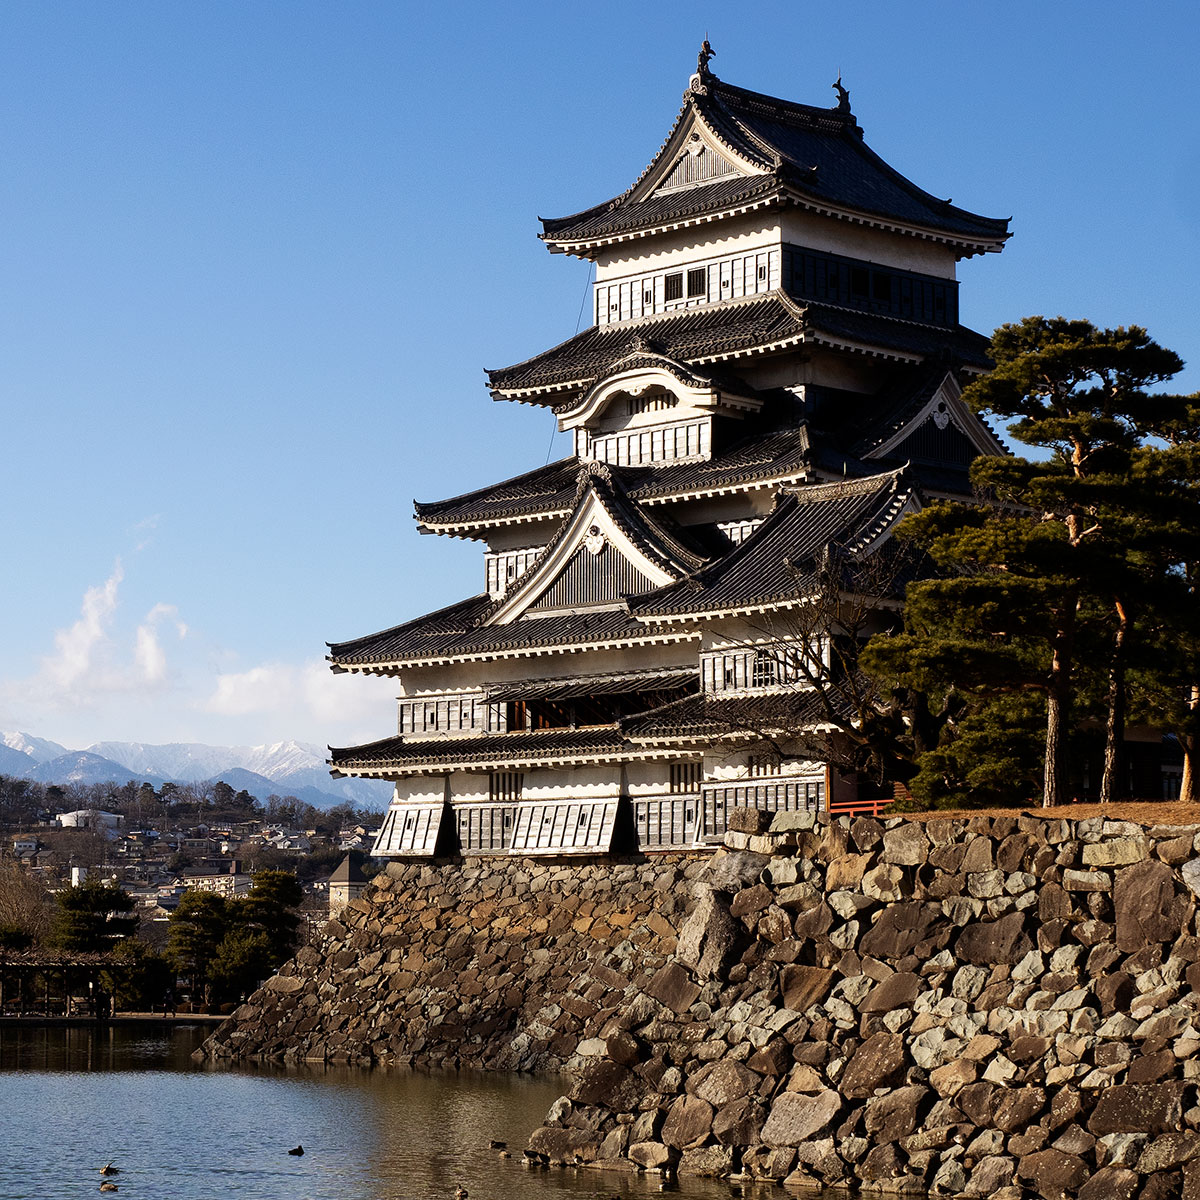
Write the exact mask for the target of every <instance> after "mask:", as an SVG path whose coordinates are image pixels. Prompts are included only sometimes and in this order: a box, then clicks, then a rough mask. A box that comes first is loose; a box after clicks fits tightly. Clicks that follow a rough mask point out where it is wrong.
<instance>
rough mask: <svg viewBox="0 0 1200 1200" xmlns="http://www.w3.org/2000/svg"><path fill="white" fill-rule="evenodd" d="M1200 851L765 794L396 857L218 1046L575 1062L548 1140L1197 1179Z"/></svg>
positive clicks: (860, 1168)
mask: <svg viewBox="0 0 1200 1200" xmlns="http://www.w3.org/2000/svg"><path fill="white" fill-rule="evenodd" d="M1198 852H1200V822H1198V823H1197V824H1196V825H1194V826H1192V825H1189V826H1180V827H1165V826H1163V827H1154V828H1144V827H1143V826H1141V825H1136V824H1132V823H1128V822H1123V821H1116V820H1104V819H1089V820H1077V821H1064V820H1046V819H1042V818H1041V817H1039V816H1037V815H1035V814H1026V815H1022V816H1019V817H996V818H987V817H977V818H974V819H972V820H955V819H931V820H928V821H926V822H921V821H914V820H907V819H901V818H894V819H889V820H886V821H874V820H868V819H858V820H853V821H852V820H850V819H848V818H842V819H839V820H836V821H830V820H828V819H827V818H825V817H824V816H821V815H819V814H817V815H814V814H803V813H781V814H776V815H775V816H774V817H773V818H772V816H771V815H770V814H765V813H758V812H749V811H745V810H742V811H739V812H736V813H735V814H734V816H733V820H732V827H731V830H730V832H729V834H728V835H727V838H726V845H725V847H724V848H723V849H721V850H720V851H718V852H717V853H716V854H715V855H712V856H706V857H699V858H695V857H692V858H689V857H687V856H674V857H662V858H656V859H651V860H643V861H640V862H626V863H613V862H597V863H590V864H583V863H572V864H569V865H562V864H559V865H555V864H549V863H545V862H538V861H531V860H518V861H512V860H492V861H488V862H479V863H469V864H463V863H455V864H445V865H438V866H413V865H409V866H396V865H394V866H392V867H390V868H389V869H388V870H387V872H386V873H385V874H384V875H383V876H382V877H380V878H379V879H378V880H377V881H376V882H375V883H374V884H373V885H372V887H371V889H370V890H369V891H368V892H367V893H366V894H365V895H364V896H363V897H362V898H361V899H360V900H358V901H356V902H354V903H353V904H352V905H351V906H350V907H349V908H348V909H347V910H346V911H345V913H344V914H343V916H342V917H341V919H340V920H338V921H333V922H330V923H329V924H328V925H327V926H326V927H325V930H324V933H323V937H322V939H321V940H320V942H318V943H317V944H315V945H313V946H311V947H308V948H306V949H305V950H304V951H302V952H301V953H300V954H299V955H298V956H297V958H296V959H295V960H294V961H293V962H292V963H290V964H289V965H288V966H287V967H285V968H284V970H283V971H282V972H281V973H280V975H278V976H276V977H275V978H274V979H272V980H271V981H270V982H269V983H268V984H267V985H266V986H265V987H264V988H263V989H261V990H260V991H259V992H258V993H256V994H255V996H253V997H252V998H251V1000H250V1002H249V1003H247V1004H246V1005H244V1006H243V1007H242V1008H241V1009H239V1010H238V1012H237V1013H236V1014H234V1016H233V1017H232V1018H231V1019H230V1021H228V1022H227V1023H226V1024H225V1025H224V1026H222V1027H221V1028H220V1029H219V1030H218V1031H217V1032H216V1033H215V1034H214V1035H213V1037H212V1038H211V1039H210V1040H209V1041H208V1042H207V1043H206V1044H205V1047H204V1053H205V1054H206V1055H208V1056H209V1057H211V1058H214V1059H223V1058H232V1057H239V1058H241V1057H267V1058H276V1059H285V1060H287V1059H291V1060H296V1059H316V1060H326V1061H352V1062H362V1063H374V1062H394V1063H414V1064H420V1065H461V1066H473V1067H483V1068H489V1069H501V1070H548V1069H557V1068H561V1067H563V1066H566V1067H568V1068H570V1069H571V1070H572V1071H573V1072H574V1083H573V1087H572V1089H571V1091H570V1093H569V1094H568V1095H567V1096H565V1097H563V1098H562V1099H561V1100H560V1101H559V1102H558V1103H557V1104H556V1105H555V1106H554V1108H553V1109H552V1111H551V1113H550V1114H549V1116H548V1117H547V1121H546V1124H545V1126H544V1127H543V1128H541V1129H539V1130H538V1131H537V1132H536V1133H535V1134H534V1136H533V1138H532V1140H531V1143H530V1149H529V1151H528V1153H529V1154H530V1155H531V1156H532V1157H535V1158H540V1159H542V1160H544V1161H547V1162H560V1163H597V1164H603V1165H609V1166H624V1167H627V1168H633V1167H638V1168H641V1169H647V1170H658V1171H663V1172H666V1173H670V1172H673V1171H680V1172H688V1171H694V1172H699V1173H706V1174H716V1175H740V1176H743V1177H745V1176H749V1177H754V1178H763V1179H771V1180H781V1181H782V1180H787V1181H788V1182H789V1183H791V1184H792V1185H806V1184H832V1185H850V1186H858V1187H861V1188H863V1189H865V1190H873V1191H881V1192H903V1191H916V1192H924V1191H931V1192H934V1193H940V1194H963V1195H968V1196H992V1195H994V1196H997V1197H1000V1198H1001V1200H1015V1198H1016V1197H1022V1196H1045V1197H1060V1196H1062V1197H1079V1198H1080V1200H1108V1198H1109V1197H1114V1198H1123V1197H1124V1198H1133V1197H1137V1198H1139V1200H1157V1198H1166V1197H1179V1196H1182V1197H1184V1198H1185V1200H1200V1095H1198V1087H1200V1001H1198V999H1197V996H1196V994H1195V991H1194V989H1195V988H1196V987H1198V986H1200V938H1198V937H1197V916H1196V896H1197V895H1200V858H1198V857H1197V854H1198Z"/></svg>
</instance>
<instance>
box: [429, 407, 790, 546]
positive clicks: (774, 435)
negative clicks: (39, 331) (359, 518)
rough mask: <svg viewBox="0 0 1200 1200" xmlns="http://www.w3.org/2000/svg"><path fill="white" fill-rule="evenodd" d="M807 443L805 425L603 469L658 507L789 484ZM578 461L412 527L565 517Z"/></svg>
mask: <svg viewBox="0 0 1200 1200" xmlns="http://www.w3.org/2000/svg"><path fill="white" fill-rule="evenodd" d="M810 452H811V441H810V438H809V432H808V429H807V427H806V426H804V425H800V426H798V427H796V428H793V429H784V430H775V431H773V432H770V433H766V434H762V433H757V434H754V435H752V436H750V437H747V438H743V439H742V440H741V441H739V442H737V443H736V444H735V445H733V446H731V447H730V448H729V449H728V450H725V451H723V452H721V453H718V454H716V455H714V456H713V457H712V458H711V459H708V460H707V461H704V462H695V461H689V462H678V463H670V462H668V463H662V464H659V465H657V466H645V467H619V466H609V471H610V472H611V473H612V477H613V478H614V479H615V480H617V481H618V482H619V483H620V484H621V487H622V488H623V489H624V491H625V493H626V495H628V497H629V498H630V499H631V500H634V501H638V502H645V501H650V502H654V501H662V500H666V499H675V498H683V497H686V496H688V495H697V494H699V495H703V494H705V493H711V492H713V491H719V490H723V489H726V488H733V487H738V486H742V485H747V484H753V483H755V482H757V481H773V480H781V479H787V480H795V478H796V477H797V476H798V475H802V474H803V473H804V471H805V468H806V466H807V464H808V461H809V457H810ZM580 465H581V460H580V459H578V458H575V457H573V456H572V457H571V458H564V459H561V460H560V461H559V462H555V463H550V464H549V465H548V466H545V467H540V468H539V469H538V470H536V471H527V472H526V473H525V474H523V475H517V476H515V477H514V478H513V479H509V480H506V481H505V482H503V483H500V484H497V485H495V486H493V487H487V488H480V489H478V490H477V491H474V492H467V493H465V494H464V495H461V496H454V497H452V498H451V499H449V500H439V501H437V502H435V503H432V504H417V505H416V506H415V508H416V513H417V521H418V522H419V524H421V525H423V526H424V527H425V528H427V529H433V530H437V529H443V528H446V527H459V526H464V525H477V526H479V527H487V526H488V525H490V524H492V523H493V522H496V523H507V522H509V521H511V520H513V519H514V518H517V517H530V516H534V515H537V516H543V517H547V518H550V517H560V516H564V515H566V513H567V512H569V511H570V509H571V507H572V503H573V499H574V496H575V491H576V488H577V480H578V477H579V468H580Z"/></svg>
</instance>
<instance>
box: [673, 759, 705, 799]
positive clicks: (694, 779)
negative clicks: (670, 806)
mask: <svg viewBox="0 0 1200 1200" xmlns="http://www.w3.org/2000/svg"><path fill="white" fill-rule="evenodd" d="M700 768H701V764H700V763H672V764H671V791H672V792H674V793H676V794H679V793H680V792H696V791H699V790H700Z"/></svg>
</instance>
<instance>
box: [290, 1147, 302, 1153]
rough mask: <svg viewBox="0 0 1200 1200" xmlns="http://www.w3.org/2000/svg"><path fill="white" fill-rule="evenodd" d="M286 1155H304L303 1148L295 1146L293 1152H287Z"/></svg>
mask: <svg viewBox="0 0 1200 1200" xmlns="http://www.w3.org/2000/svg"><path fill="white" fill-rule="evenodd" d="M288 1153H289V1154H303V1153H304V1147H303V1146H297V1147H296V1148H295V1150H289V1151H288Z"/></svg>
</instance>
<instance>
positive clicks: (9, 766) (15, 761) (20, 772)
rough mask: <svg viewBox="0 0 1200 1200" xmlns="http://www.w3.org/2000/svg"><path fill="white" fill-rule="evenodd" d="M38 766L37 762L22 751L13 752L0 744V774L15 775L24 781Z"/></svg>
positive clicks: (9, 747)
mask: <svg viewBox="0 0 1200 1200" xmlns="http://www.w3.org/2000/svg"><path fill="white" fill-rule="evenodd" d="M37 765H38V761H37V759H36V758H34V757H33V756H32V755H30V754H26V753H25V752H24V751H23V750H14V749H13V748H12V747H11V746H9V745H7V744H6V743H4V742H0V774H4V775H16V776H17V777H18V778H20V779H24V778H26V777H27V776H28V775H29V772H30V771H32V770H33V769H34V768H35V767H36V766H37Z"/></svg>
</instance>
